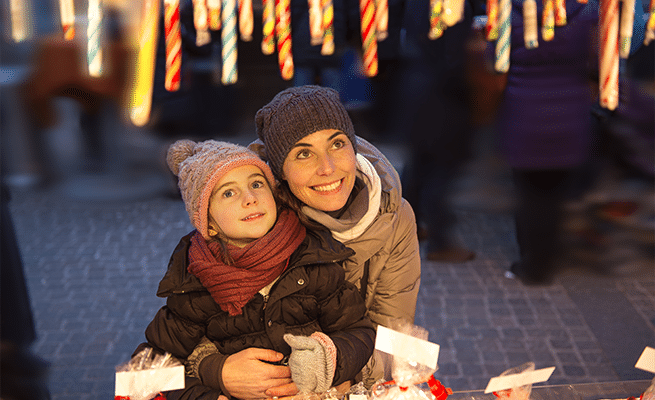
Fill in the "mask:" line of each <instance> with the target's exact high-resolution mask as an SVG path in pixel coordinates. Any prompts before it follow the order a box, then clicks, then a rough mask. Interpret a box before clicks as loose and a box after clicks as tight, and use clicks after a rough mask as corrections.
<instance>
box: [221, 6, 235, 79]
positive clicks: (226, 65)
mask: <svg viewBox="0 0 655 400" xmlns="http://www.w3.org/2000/svg"><path fill="white" fill-rule="evenodd" d="M237 7H238V6H237V0H223V19H222V21H221V22H222V24H223V29H221V42H222V46H221V55H222V58H223V73H222V74H221V82H223V84H224V85H230V84H233V83H236V81H237V36H238V35H237Z"/></svg>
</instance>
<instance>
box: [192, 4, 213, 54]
mask: <svg viewBox="0 0 655 400" xmlns="http://www.w3.org/2000/svg"><path fill="white" fill-rule="evenodd" d="M193 26H194V27H195V28H196V46H204V45H206V44H207V43H209V42H210V41H211V35H210V33H209V17H208V15H207V2H206V1H205V0H193Z"/></svg>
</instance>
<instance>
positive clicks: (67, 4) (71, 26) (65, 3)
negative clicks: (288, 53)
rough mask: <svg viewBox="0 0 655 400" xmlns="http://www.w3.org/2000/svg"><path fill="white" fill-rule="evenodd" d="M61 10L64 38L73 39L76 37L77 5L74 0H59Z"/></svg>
mask: <svg viewBox="0 0 655 400" xmlns="http://www.w3.org/2000/svg"><path fill="white" fill-rule="evenodd" d="M59 12H60V14H61V28H62V29H63V31H64V39H66V40H73V38H74V37H75V5H74V3H73V0H59Z"/></svg>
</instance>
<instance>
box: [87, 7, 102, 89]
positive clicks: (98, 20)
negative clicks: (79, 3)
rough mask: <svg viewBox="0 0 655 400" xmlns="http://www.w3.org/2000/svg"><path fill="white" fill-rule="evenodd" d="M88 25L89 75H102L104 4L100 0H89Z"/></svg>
mask: <svg viewBox="0 0 655 400" xmlns="http://www.w3.org/2000/svg"><path fill="white" fill-rule="evenodd" d="M88 6H89V9H88V13H87V15H88V25H87V27H86V36H87V46H86V59H87V63H88V65H89V75H91V76H93V77H98V76H100V75H102V46H101V42H100V39H101V35H102V6H101V4H100V0H89V4H88Z"/></svg>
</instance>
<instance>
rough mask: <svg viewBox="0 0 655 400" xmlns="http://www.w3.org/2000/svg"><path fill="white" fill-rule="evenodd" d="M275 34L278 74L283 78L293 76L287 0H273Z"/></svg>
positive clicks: (288, 78)
mask: <svg viewBox="0 0 655 400" xmlns="http://www.w3.org/2000/svg"><path fill="white" fill-rule="evenodd" d="M275 35H276V39H277V57H278V64H279V66H280V75H281V76H282V79H284V80H290V79H291V78H293V55H292V53H291V4H290V1H289V0H275Z"/></svg>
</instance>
